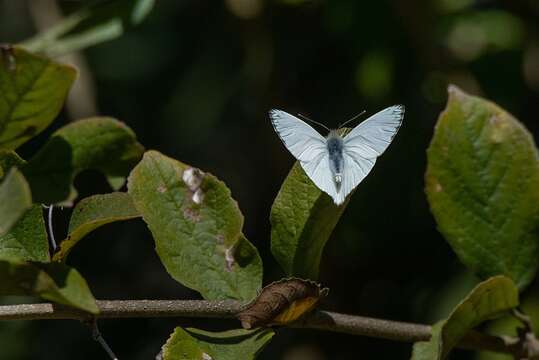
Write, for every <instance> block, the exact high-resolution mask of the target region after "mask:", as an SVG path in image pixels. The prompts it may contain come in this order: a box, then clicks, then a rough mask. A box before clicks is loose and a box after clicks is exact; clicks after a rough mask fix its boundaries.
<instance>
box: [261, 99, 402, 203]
mask: <svg viewBox="0 0 539 360" xmlns="http://www.w3.org/2000/svg"><path fill="white" fill-rule="evenodd" d="M269 116H270V119H271V122H272V124H273V128H274V129H275V132H277V135H279V137H280V138H281V140H282V141H283V143H284V145H285V146H286V148H287V149H288V151H290V152H291V153H292V155H294V157H295V158H296V159H298V161H299V163H300V165H301V167H302V168H303V170H304V171H305V173H306V174H307V176H309V178H310V179H311V180H312V182H313V183H314V184H315V185H316V186H317V187H318V188H319V189H320V190H322V191H323V192H325V193H326V194H328V195H329V196H331V198H332V199H333V202H334V203H335V204H336V205H341V204H342V203H343V202H344V201H345V199H346V196H348V194H350V192H351V191H352V190H354V188H355V187H356V186H357V185H358V184H359V183H360V182H361V181H362V180H363V179H364V178H365V177H366V176H367V175H368V174H369V172H370V171H371V170H372V168H373V166H374V163H375V162H376V158H377V157H378V156H380V155H381V154H382V153H383V152H384V151H385V150H386V149H387V147H388V146H389V144H390V143H391V141H392V140H393V138H394V137H395V135H396V134H397V131H398V130H399V128H400V126H401V124H402V119H403V117H404V106H402V105H395V106H390V107H388V108H386V109H384V110H382V111H380V112H378V113H376V114H374V115H372V116H371V117H369V118H368V119H367V120H365V121H363V122H361V123H360V124H359V125H357V126H356V127H355V128H353V129H352V130H351V131H350V132H349V133H348V134H346V135H345V136H341V135H340V133H339V131H338V129H337V130H329V129H328V130H329V134H328V135H327V136H326V137H325V138H324V137H323V136H322V135H320V133H318V132H317V131H316V130H315V129H313V128H312V127H311V126H310V125H308V124H307V123H305V122H303V121H302V120H300V119H298V118H297V117H295V116H292V115H290V114H288V113H286V112H284V111H282V110H277V109H273V110H270V112H269ZM320 125H321V124H320ZM322 126H323V125H322Z"/></svg>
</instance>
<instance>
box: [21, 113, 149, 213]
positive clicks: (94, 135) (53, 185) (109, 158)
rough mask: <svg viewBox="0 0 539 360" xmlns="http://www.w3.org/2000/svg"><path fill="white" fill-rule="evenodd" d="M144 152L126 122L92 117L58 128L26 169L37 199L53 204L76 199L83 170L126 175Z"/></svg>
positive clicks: (25, 171)
mask: <svg viewBox="0 0 539 360" xmlns="http://www.w3.org/2000/svg"><path fill="white" fill-rule="evenodd" d="M142 153H143V147H142V145H140V144H139V143H138V142H137V140H136V137H135V134H134V133H133V131H132V130H131V129H130V128H129V127H127V126H126V125H125V124H123V123H121V122H119V121H118V120H115V119H112V118H107V117H95V118H88V119H84V120H79V121H76V122H73V123H71V124H69V125H66V126H64V127H62V128H61V129H59V130H58V131H56V132H55V133H54V134H53V135H52V136H51V138H50V139H49V141H48V142H47V144H45V146H44V147H43V148H42V149H41V150H40V151H39V152H38V153H37V154H36V155H35V156H34V157H33V158H32V159H31V160H30V161H28V163H27V164H26V165H25V166H24V167H23V168H22V171H23V173H24V175H25V176H26V179H27V180H28V182H29V184H30V188H31V189H32V196H33V199H34V202H38V203H43V204H53V203H58V202H63V201H71V200H73V198H74V197H75V195H74V194H75V191H74V189H73V188H72V183H73V179H74V178H75V175H77V174H78V173H79V172H81V171H82V170H85V169H93V170H99V171H101V172H102V173H104V174H106V175H112V176H125V175H127V174H128V173H129V170H130V169H131V168H132V167H133V166H134V165H135V164H136V163H137V162H138V161H139V160H140V158H141V156H142Z"/></svg>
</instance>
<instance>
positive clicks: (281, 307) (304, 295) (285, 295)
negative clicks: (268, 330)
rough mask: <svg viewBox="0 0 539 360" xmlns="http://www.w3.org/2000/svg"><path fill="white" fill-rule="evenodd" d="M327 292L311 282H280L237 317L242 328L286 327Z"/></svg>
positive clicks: (307, 310)
mask: <svg viewBox="0 0 539 360" xmlns="http://www.w3.org/2000/svg"><path fill="white" fill-rule="evenodd" d="M328 291H329V289H327V288H321V287H320V284H318V283H316V282H314V281H310V280H303V279H298V278H289V279H282V280H279V281H277V282H274V283H271V284H269V285H268V286H266V287H265V288H263V289H262V291H261V292H260V294H259V295H258V296H257V297H256V298H255V299H254V300H253V301H252V302H251V303H250V304H248V305H247V306H246V307H245V308H244V309H243V310H242V311H241V312H240V313H238V315H237V318H238V320H240V321H241V326H242V327H243V328H244V329H251V328H254V327H259V326H271V325H286V324H289V323H291V322H294V321H296V320H297V319H299V318H300V317H301V316H303V315H305V314H306V313H308V312H310V311H312V310H313V309H314V308H315V307H316V305H317V304H318V302H319V300H320V298H322V297H323V296H326V295H327V293H328Z"/></svg>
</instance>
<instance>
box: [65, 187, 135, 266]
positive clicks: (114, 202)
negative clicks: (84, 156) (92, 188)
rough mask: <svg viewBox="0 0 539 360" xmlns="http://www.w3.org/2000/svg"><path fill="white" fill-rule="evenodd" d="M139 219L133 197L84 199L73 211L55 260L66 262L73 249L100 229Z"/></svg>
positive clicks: (112, 194) (112, 196)
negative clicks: (107, 225)
mask: <svg viewBox="0 0 539 360" xmlns="http://www.w3.org/2000/svg"><path fill="white" fill-rule="evenodd" d="M137 217H140V213H139V212H138V211H137V209H136V208H135V205H134V204H133V200H132V199H131V196H129V195H128V194H126V193H120V192H116V193H111V194H103V195H93V196H90V197H87V198H85V199H82V200H81V201H80V202H79V203H78V204H77V206H75V209H74V210H73V215H71V220H70V221H69V230H68V235H67V238H66V239H65V240H63V241H62V242H61V243H60V249H59V250H58V252H57V253H56V254H54V260H56V261H65V259H66V257H67V255H68V254H69V252H70V251H71V249H72V248H73V247H74V246H75V245H76V244H77V243H78V242H79V241H80V240H81V239H82V238H83V237H84V236H86V235H87V234H88V233H90V232H92V231H94V230H95V229H97V228H98V227H100V226H103V225H105V224H109V223H111V222H115V221H123V220H129V219H134V218H137Z"/></svg>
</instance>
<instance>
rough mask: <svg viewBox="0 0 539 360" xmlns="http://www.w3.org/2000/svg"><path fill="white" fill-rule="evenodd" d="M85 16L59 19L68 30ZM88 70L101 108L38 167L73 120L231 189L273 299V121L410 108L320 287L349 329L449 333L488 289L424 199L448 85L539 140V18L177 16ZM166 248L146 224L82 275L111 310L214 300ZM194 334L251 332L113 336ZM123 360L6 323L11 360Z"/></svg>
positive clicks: (392, 355) (183, 12) (49, 331)
mask: <svg viewBox="0 0 539 360" xmlns="http://www.w3.org/2000/svg"><path fill="white" fill-rule="evenodd" d="M39 1H45V0H34V1H33V2H30V5H31V6H35V3H36V2H39ZM48 2H49V3H51V4H54V2H53V1H50V0H48ZM32 3H34V4H33V5H32ZM82 3H84V2H74V1H60V2H59V5H60V7H61V9H62V11H63V12H64V13H69V12H70V11H73V10H76V9H77V8H79V7H80V6H81V4H82ZM51 9H52V8H51ZM31 10H32V8H31V7H29V3H27V1H22V0H0V42H11V43H16V42H18V41H22V40H24V39H25V38H27V37H29V36H31V35H32V34H33V33H34V32H35V31H36V30H35V24H36V23H39V14H37V15H36V12H35V11H34V12H32V11H31ZM34 10H35V9H34ZM51 11H52V10H51ZM36 17H37V19H36ZM41 26H42V25H41ZM83 55H84V57H85V59H86V62H87V64H86V65H87V69H86V70H87V73H88V74H90V77H89V80H82V83H83V84H82V87H83V88H84V89H86V91H88V92H87V93H86V94H83V95H76V96H75V97H74V98H72V99H71V100H70V102H69V105H68V107H67V111H65V112H64V113H63V114H62V116H61V117H60V119H59V120H58V121H56V122H55V124H54V125H53V126H52V127H51V129H49V130H48V131H47V132H46V133H44V134H41V135H40V136H39V137H37V138H36V139H34V140H32V142H30V143H28V144H26V145H25V146H23V147H22V148H21V149H20V153H21V154H22V155H23V156H25V157H29V156H31V154H33V153H34V152H35V151H36V149H38V148H39V146H40V145H42V144H43V142H44V141H45V140H46V138H47V136H48V135H50V132H52V131H53V130H54V129H55V128H57V127H59V126H62V125H64V124H66V123H67V122H68V121H72V120H74V119H73V117H74V116H76V117H80V116H89V115H95V114H99V115H109V116H113V117H116V118H118V119H120V120H122V121H124V122H125V123H127V124H128V125H129V126H130V127H131V128H133V130H134V131H135V132H136V133H137V135H138V138H139V140H140V142H141V143H142V144H144V145H145V146H146V148H148V149H156V150H159V151H161V152H163V153H165V154H167V155H169V156H172V157H175V158H177V159H179V160H181V161H183V162H185V163H189V164H192V165H194V166H197V167H199V168H201V169H203V170H204V171H208V172H211V173H213V174H214V175H216V176H218V177H219V178H220V179H222V180H223V181H225V182H226V184H227V185H228V186H229V187H230V189H231V190H232V194H233V196H234V198H235V199H236V200H238V202H239V206H240V208H241V210H242V212H243V213H244V215H245V231H244V232H245V234H246V235H247V237H248V238H249V240H250V241H252V242H253V243H254V244H255V245H256V246H257V247H258V249H259V251H260V253H261V256H262V258H263V261H264V266H265V281H264V282H265V283H269V282H271V281H273V280H276V279H279V278H280V277H282V276H283V273H282V271H281V270H280V269H279V267H278V265H277V264H276V262H275V260H273V258H272V256H271V253H270V251H269V248H270V246H269V242H270V236H269V234H270V228H269V220H268V218H269V211H270V207H271V204H272V201H273V199H274V197H275V195H276V194H277V192H278V190H279V186H280V184H281V182H282V181H283V179H284V178H285V177H286V174H287V172H288V171H289V169H290V167H291V165H292V164H293V158H292V156H291V155H290V154H289V153H288V151H287V150H286V149H285V148H284V146H283V145H282V144H281V142H280V140H279V139H278V137H277V136H276V134H275V133H274V131H273V129H272V127H271V124H270V121H269V119H268V116H267V112H268V110H269V109H271V108H273V107H276V108H280V109H284V110H286V111H288V112H291V113H296V112H301V113H303V114H305V115H308V116H310V117H311V118H313V119H315V120H317V121H320V122H323V123H325V124H326V125H328V126H336V125H337V124H338V123H340V122H342V121H344V120H346V119H348V118H350V117H351V116H353V115H355V114H357V113H359V112H361V111H362V110H366V111H367V114H372V113H374V112H376V111H379V110H381V109H382V108H384V107H387V106H389V105H393V104H404V105H405V106H406V114H405V117H404V125H403V127H402V128H401V130H400V132H399V134H398V136H397V137H396V138H395V141H394V142H393V144H392V145H391V146H390V148H389V149H388V151H387V152H386V153H385V154H384V155H383V156H382V157H381V158H380V159H379V161H378V162H377V165H376V167H375V168H374V170H373V172H372V173H371V175H370V176H369V177H367V178H366V179H365V181H363V182H362V183H361V184H360V185H359V187H358V189H357V191H356V193H355V195H354V197H353V198H352V200H351V201H350V204H349V206H348V208H347V210H346V211H345V213H344V215H343V217H342V219H341V221H340V223H339V224H338V225H337V228H336V229H335V232H334V234H333V236H332V238H331V239H330V241H329V242H328V244H327V246H326V249H325V251H324V256H323V260H322V265H321V267H322V269H321V279H320V280H321V282H322V283H323V285H325V286H327V287H329V288H330V289H331V290H330V295H329V297H328V298H327V299H326V300H325V302H324V304H323V307H324V308H327V309H333V310H336V311H340V312H345V313H353V314H361V315H366V316H374V317H381V318H386V319H393V320H401V321H412V322H424V323H432V322H434V321H436V320H438V319H440V318H441V317H443V316H444V315H445V314H447V312H448V309H449V308H450V307H451V306H452V304H454V303H455V302H456V301H458V300H459V299H460V298H461V296H462V294H463V293H464V292H465V291H466V290H467V289H469V288H470V286H472V285H473V283H474V282H475V281H476V280H475V279H474V278H473V277H472V276H471V275H469V274H467V273H466V272H465V270H464V268H463V266H462V265H461V264H460V263H459V261H458V259H457V258H456V257H455V255H454V254H453V252H452V251H451V249H450V247H449V246H448V245H447V244H446V243H445V241H444V240H443V238H442V236H441V235H440V234H439V233H438V232H437V231H436V225H435V222H434V219H433V218H432V216H431V214H430V212H429V210H428V204H427V202H426V198H425V195H424V191H423V188H424V181H423V175H424V172H425V166H426V153H425V151H426V149H427V146H428V144H429V141H430V139H431V136H432V133H433V128H434V125H435V122H436V119H437V116H438V114H439V113H440V111H441V110H442V109H443V107H444V104H445V101H446V87H447V84H448V83H453V84H456V85H458V86H460V87H461V88H462V89H464V90H465V91H468V92H470V93H474V94H478V95H481V96H484V97H486V98H489V99H491V100H492V101H494V102H496V103H498V104H500V105H501V106H502V107H504V108H506V109H507V110H508V111H510V112H511V113H513V114H514V115H515V116H516V117H517V118H519V119H520V120H521V121H522V122H524V123H525V124H526V126H527V127H528V128H529V129H530V131H531V132H532V133H534V134H537V133H538V123H537V113H536V111H537V108H538V107H537V105H538V103H539V3H538V2H536V1H534V0H528V1H525V0H522V1H518V0H507V1H488V0H484V1H474V0H432V1H420V0H411V1H368V2H367V1H355V0H340V1H330V0H327V1H302V0H281V1H270V0H266V1H264V0H250V1H249V0H227V1H204V0H189V1H188V0H181V1H180V0H161V1H158V2H157V4H156V6H155V9H154V11H153V12H152V13H151V14H150V16H149V17H148V18H147V19H146V20H145V21H144V22H143V23H142V24H141V25H140V26H138V27H136V28H134V29H132V30H130V31H129V32H128V33H127V34H125V35H124V36H123V37H121V38H119V39H117V40H114V41H111V42H108V43H104V44H101V45H98V46H95V47H93V48H90V49H88V50H86V51H84V53H83ZM61 60H64V61H72V59H61ZM77 61H79V64H80V59H79V60H77ZM77 96H78V98H77ZM74 114H75V115H74ZM363 118H365V117H363ZM77 187H78V189H79V192H80V193H81V196H87V195H89V194H92V193H99V192H108V191H110V189H108V187H107V185H106V182H105V181H104V179H103V178H102V177H101V176H100V175H99V174H97V173H93V172H85V173H83V174H81V175H80V176H79V177H78V179H77ZM68 219H69V210H67V209H65V210H57V212H56V213H55V226H56V236H57V237H59V238H61V237H63V235H64V234H65V230H66V223H67V221H68ZM153 247H154V245H153V241H152V239H151V237H150V234H149V231H148V230H147V229H146V226H145V225H144V224H143V223H142V221H139V220H137V221H130V222H125V223H117V224H112V225H108V226H106V227H104V228H101V229H99V230H98V231H96V232H95V233H93V234H91V235H90V236H89V237H88V238H87V239H85V240H84V241H83V242H81V243H80V245H79V246H78V247H77V248H76V249H75V250H74V251H73V253H72V255H71V257H70V260H69V263H70V265H72V266H75V267H76V268H77V269H79V270H80V271H81V273H82V274H83V275H84V276H85V277H86V279H87V280H88V282H89V283H90V286H91V289H92V291H93V293H94V295H95V296H96V298H99V299H184V298H189V299H191V298H194V299H196V298H199V295H198V293H196V292H193V291H190V290H189V289H186V288H184V287H182V286H181V285H180V284H178V283H176V282H175V281H174V280H172V279H171V278H170V276H169V275H168V274H167V273H166V271H165V269H164V268H163V266H162V265H161V263H160V261H159V259H158V257H157V256H156V253H155V252H154V250H153ZM6 301H13V299H7V300H6ZM177 325H181V326H196V327H200V328H202V329H206V330H223V329H228V328H233V327H238V326H239V323H238V322H236V321H224V320H193V319H148V320H144V319H143V320H140V319H133V320H130V319H123V320H106V321H101V323H100V327H101V331H102V332H103V335H104V336H105V338H106V339H107V341H108V342H109V344H110V345H111V347H112V348H113V349H114V351H115V352H116V353H117V355H118V356H119V357H120V359H122V360H123V359H153V358H154V356H155V355H156V354H157V353H158V352H159V350H160V347H161V345H162V344H163V343H164V342H165V341H166V339H167V338H168V336H169V334H170V333H171V332H172V329H173V328H174V327H175V326H177ZM410 352H411V344H403V343H395V342H390V341H384V340H377V339H369V338H362V337H353V336H348V335H342V334H334V333H326V332H317V331H308V330H296V329H294V330H292V329H278V330H277V335H276V336H275V337H274V340H273V341H272V342H271V343H270V345H269V346H268V347H267V348H266V349H265V350H264V351H263V353H262V355H261V356H260V359H285V360H303V359H313V360H318V359H320V360H321V359H355V358H357V359H407V358H409V356H410ZM467 356H469V355H467V354H466V353H464V352H461V353H459V352H457V353H455V355H454V358H459V359H464V358H467ZM106 358H107V357H106V354H105V353H104V352H103V350H102V349H101V348H100V347H99V346H98V344H97V343H95V342H93V340H92V339H91V337H90V333H89V331H88V330H87V329H86V328H85V327H84V326H82V325H81V324H79V323H77V322H75V321H39V322H37V321H36V322H9V323H0V359H106Z"/></svg>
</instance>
